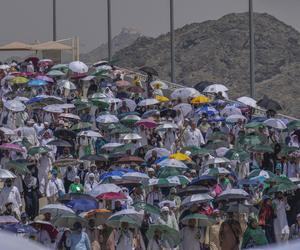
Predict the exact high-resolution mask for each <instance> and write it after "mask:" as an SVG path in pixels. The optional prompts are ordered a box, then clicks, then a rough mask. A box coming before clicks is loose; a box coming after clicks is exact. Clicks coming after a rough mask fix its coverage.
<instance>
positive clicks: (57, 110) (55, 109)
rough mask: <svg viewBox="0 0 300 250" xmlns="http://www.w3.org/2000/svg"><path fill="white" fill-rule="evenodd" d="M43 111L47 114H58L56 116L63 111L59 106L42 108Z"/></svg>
mask: <svg viewBox="0 0 300 250" xmlns="http://www.w3.org/2000/svg"><path fill="white" fill-rule="evenodd" d="M43 110H44V111H46V112H49V113H58V114H60V113H63V112H64V110H63V109H62V108H61V107H60V106H59V105H56V104H51V105H47V106H45V107H43Z"/></svg>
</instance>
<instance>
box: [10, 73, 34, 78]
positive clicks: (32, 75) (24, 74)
mask: <svg viewBox="0 0 300 250" xmlns="http://www.w3.org/2000/svg"><path fill="white" fill-rule="evenodd" d="M10 74H11V75H13V76H23V77H34V76H35V75H36V73H34V72H12V73H10Z"/></svg>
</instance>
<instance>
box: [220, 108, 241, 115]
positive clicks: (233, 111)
mask: <svg viewBox="0 0 300 250" xmlns="http://www.w3.org/2000/svg"><path fill="white" fill-rule="evenodd" d="M220 114H221V116H224V117H227V116H230V115H242V111H241V110H240V109H239V108H237V107H232V106H227V107H225V108H224V109H222V110H221V112H220Z"/></svg>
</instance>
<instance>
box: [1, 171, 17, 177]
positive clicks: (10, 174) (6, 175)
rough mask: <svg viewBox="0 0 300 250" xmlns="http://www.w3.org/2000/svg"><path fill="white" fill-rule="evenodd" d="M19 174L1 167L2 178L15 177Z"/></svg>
mask: <svg viewBox="0 0 300 250" xmlns="http://www.w3.org/2000/svg"><path fill="white" fill-rule="evenodd" d="M16 177H17V176H16V175H15V174H14V173H12V172H10V171H9V170H7V169H0V179H14V178H16Z"/></svg>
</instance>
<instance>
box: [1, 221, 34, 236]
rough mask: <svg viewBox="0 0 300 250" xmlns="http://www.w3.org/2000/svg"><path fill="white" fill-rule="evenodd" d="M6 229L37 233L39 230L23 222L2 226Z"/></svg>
mask: <svg viewBox="0 0 300 250" xmlns="http://www.w3.org/2000/svg"><path fill="white" fill-rule="evenodd" d="M1 228H2V229H3V230H5V231H9V232H12V233H16V234H17V233H23V234H35V233H37V230H36V229H35V228H33V227H32V226H29V225H24V224H21V223H16V224H6V225H3V226H2V227H1Z"/></svg>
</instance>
